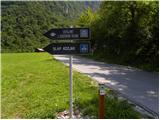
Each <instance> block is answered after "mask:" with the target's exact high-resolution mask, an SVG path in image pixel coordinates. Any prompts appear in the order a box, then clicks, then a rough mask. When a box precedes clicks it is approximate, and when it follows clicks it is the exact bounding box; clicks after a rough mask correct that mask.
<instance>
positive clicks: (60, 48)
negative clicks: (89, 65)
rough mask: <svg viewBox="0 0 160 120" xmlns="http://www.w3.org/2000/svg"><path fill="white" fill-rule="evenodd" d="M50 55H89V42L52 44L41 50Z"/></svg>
mask: <svg viewBox="0 0 160 120" xmlns="http://www.w3.org/2000/svg"><path fill="white" fill-rule="evenodd" d="M43 49H44V50H45V51H46V52H48V53H50V54H89V53H90V51H91V48H90V43H89V42H82V43H52V44H49V45H48V46H46V47H45V48H43Z"/></svg>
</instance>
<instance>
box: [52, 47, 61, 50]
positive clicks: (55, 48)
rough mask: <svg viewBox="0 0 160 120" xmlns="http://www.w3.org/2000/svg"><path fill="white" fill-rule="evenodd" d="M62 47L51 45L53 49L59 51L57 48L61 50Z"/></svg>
mask: <svg viewBox="0 0 160 120" xmlns="http://www.w3.org/2000/svg"><path fill="white" fill-rule="evenodd" d="M61 49H62V48H61V47H53V50H54V51H59V50H61Z"/></svg>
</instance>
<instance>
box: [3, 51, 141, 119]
mask: <svg viewBox="0 0 160 120" xmlns="http://www.w3.org/2000/svg"><path fill="white" fill-rule="evenodd" d="M1 57H2V65H1V67H2V68H1V69H2V82H1V117H2V118H55V115H56V113H57V112H59V111H63V110H66V109H68V108H69V70H68V67H67V66H64V65H63V64H62V63H60V62H58V61H56V60H55V59H53V57H52V56H51V55H48V54H47V53H5V54H2V56H1ZM73 81H74V87H73V92H74V105H75V106H77V107H79V109H80V110H81V112H82V113H83V115H88V116H92V117H93V118H97V115H98V94H97V92H98V88H97V85H96V83H94V82H93V81H92V80H91V79H90V78H88V77H87V76H85V75H82V74H80V73H78V72H75V71H74V74H73ZM106 118H140V114H139V113H137V112H136V111H134V110H133V109H132V107H131V106H130V105H129V104H128V103H127V102H126V101H120V100H118V99H116V98H109V97H106Z"/></svg>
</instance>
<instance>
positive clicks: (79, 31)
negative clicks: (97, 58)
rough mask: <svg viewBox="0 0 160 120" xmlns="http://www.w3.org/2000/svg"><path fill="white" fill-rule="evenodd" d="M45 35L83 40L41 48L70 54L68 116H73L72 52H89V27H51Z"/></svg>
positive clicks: (54, 37)
mask: <svg viewBox="0 0 160 120" xmlns="http://www.w3.org/2000/svg"><path fill="white" fill-rule="evenodd" d="M44 35H45V36H46V37H48V38H50V39H53V40H76V41H79V40H83V42H82V41H81V42H70V43H52V44H49V45H48V46H46V47H44V48H43V49H44V50H45V51H46V52H48V53H50V54H53V55H54V54H70V91H69V93H70V110H69V111H70V118H72V117H73V100H72V98H73V94H72V93H73V89H72V88H73V84H72V54H80V55H85V54H89V53H90V52H91V45H90V42H84V40H90V36H91V34H90V30H89V28H60V29H59V28H56V29H51V30H49V31H48V32H46V33H45V34H44Z"/></svg>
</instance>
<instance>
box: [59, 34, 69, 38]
mask: <svg viewBox="0 0 160 120" xmlns="http://www.w3.org/2000/svg"><path fill="white" fill-rule="evenodd" d="M70 37H71V35H69V34H65V35H59V38H70Z"/></svg>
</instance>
